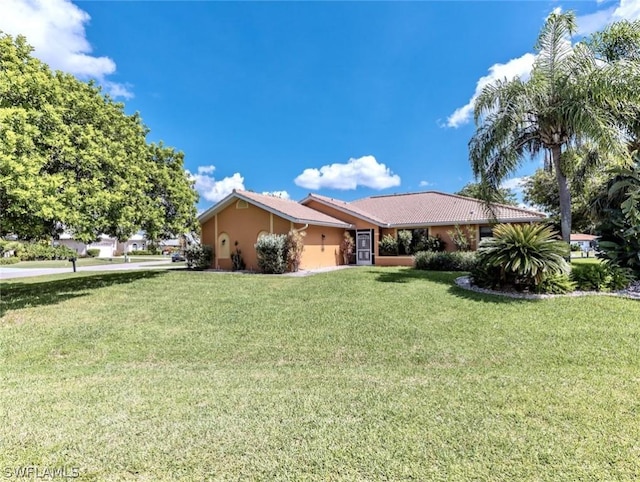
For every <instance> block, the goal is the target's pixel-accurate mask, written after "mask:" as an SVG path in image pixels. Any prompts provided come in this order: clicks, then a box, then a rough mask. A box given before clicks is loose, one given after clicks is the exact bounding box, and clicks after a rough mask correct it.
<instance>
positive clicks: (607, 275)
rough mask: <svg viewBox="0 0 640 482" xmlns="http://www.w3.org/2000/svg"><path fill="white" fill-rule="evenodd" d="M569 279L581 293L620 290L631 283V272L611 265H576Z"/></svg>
mask: <svg viewBox="0 0 640 482" xmlns="http://www.w3.org/2000/svg"><path fill="white" fill-rule="evenodd" d="M571 279H572V280H573V281H574V282H575V283H576V285H577V289H579V290H582V291H611V290H614V291H615V290H621V289H623V288H626V287H627V286H629V284H630V283H631V281H633V276H632V273H631V270H629V269H625V268H619V267H618V266H615V265H612V264H605V263H600V264H578V265H575V266H574V267H573V268H572V269H571Z"/></svg>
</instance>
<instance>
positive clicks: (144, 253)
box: [127, 249, 157, 256]
mask: <svg viewBox="0 0 640 482" xmlns="http://www.w3.org/2000/svg"><path fill="white" fill-rule="evenodd" d="M127 254H128V255H129V256H152V255H154V254H157V253H156V252H154V251H150V250H148V249H136V250H135V251H129V252H128V253H127Z"/></svg>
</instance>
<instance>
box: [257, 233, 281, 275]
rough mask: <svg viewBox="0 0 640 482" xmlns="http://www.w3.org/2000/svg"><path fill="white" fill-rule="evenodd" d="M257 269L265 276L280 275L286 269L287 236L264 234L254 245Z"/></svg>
mask: <svg viewBox="0 0 640 482" xmlns="http://www.w3.org/2000/svg"><path fill="white" fill-rule="evenodd" d="M255 247H256V254H257V257H258V268H260V271H262V272H263V273H267V274H282V273H284V272H285V271H286V269H287V236H286V235H285V234H265V235H264V236H261V237H260V239H258V242H257V243H256V244H255Z"/></svg>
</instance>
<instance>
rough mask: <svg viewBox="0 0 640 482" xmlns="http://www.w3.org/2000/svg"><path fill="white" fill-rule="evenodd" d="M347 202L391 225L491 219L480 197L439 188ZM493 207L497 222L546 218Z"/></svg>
mask: <svg viewBox="0 0 640 482" xmlns="http://www.w3.org/2000/svg"><path fill="white" fill-rule="evenodd" d="M348 204H349V206H351V207H355V208H357V209H359V210H361V211H364V212H367V213H370V216H371V217H376V218H378V219H382V220H384V221H385V222H386V224H389V225H392V226H411V225H414V226H417V225H420V224H422V225H425V224H451V223H460V224H463V223H464V224H467V223H474V222H487V221H490V220H491V219H493V216H492V214H491V213H490V212H488V211H487V209H486V207H485V205H484V203H483V202H482V201H479V200H477V199H472V198H468V197H464V196H458V195H456V194H446V193H442V192H438V191H426V192H417V193H408V194H392V195H386V196H372V197H367V198H363V199H358V200H356V201H352V202H351V203H348ZM494 207H495V212H494V215H495V218H497V220H498V221H500V222H517V221H535V220H541V219H544V218H545V215H544V214H542V213H539V212H536V211H532V210H528V209H523V208H519V207H515V206H507V205H503V204H494Z"/></svg>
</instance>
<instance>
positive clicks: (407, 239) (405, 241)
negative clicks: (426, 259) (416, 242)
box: [398, 229, 413, 254]
mask: <svg viewBox="0 0 640 482" xmlns="http://www.w3.org/2000/svg"><path fill="white" fill-rule="evenodd" d="M412 239H413V233H412V232H411V231H409V230H408V229H401V230H400V231H398V248H399V251H400V254H411V241H412Z"/></svg>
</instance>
